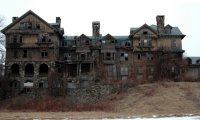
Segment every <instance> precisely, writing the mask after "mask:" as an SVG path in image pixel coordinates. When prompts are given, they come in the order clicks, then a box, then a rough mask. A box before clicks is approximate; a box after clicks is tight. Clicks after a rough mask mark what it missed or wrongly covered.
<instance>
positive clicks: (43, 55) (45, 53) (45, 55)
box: [41, 50, 48, 58]
mask: <svg viewBox="0 0 200 120" xmlns="http://www.w3.org/2000/svg"><path fill="white" fill-rule="evenodd" d="M41 57H42V58H46V57H48V52H47V51H46V50H42V52H41Z"/></svg>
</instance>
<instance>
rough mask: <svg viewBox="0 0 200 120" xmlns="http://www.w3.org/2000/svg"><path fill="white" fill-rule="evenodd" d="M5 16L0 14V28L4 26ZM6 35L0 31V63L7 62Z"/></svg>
mask: <svg viewBox="0 0 200 120" xmlns="http://www.w3.org/2000/svg"><path fill="white" fill-rule="evenodd" d="M3 22H4V18H3V17H2V16H0V30H1V29H2V28H3V26H4V23H3ZM5 54H6V51H5V36H4V35H3V34H2V33H1V32H0V63H4V62H5Z"/></svg>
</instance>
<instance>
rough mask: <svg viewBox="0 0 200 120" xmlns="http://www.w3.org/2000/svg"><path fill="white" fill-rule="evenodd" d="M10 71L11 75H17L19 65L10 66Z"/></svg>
mask: <svg viewBox="0 0 200 120" xmlns="http://www.w3.org/2000/svg"><path fill="white" fill-rule="evenodd" d="M11 71H12V74H15V75H19V65H18V64H13V65H12V66H11Z"/></svg>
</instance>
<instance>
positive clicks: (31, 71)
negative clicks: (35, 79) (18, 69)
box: [25, 64, 34, 76]
mask: <svg viewBox="0 0 200 120" xmlns="http://www.w3.org/2000/svg"><path fill="white" fill-rule="evenodd" d="M33 75H34V66H33V64H27V65H26V67H25V76H33Z"/></svg>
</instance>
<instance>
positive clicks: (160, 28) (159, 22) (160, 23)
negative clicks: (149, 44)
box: [156, 15, 165, 33]
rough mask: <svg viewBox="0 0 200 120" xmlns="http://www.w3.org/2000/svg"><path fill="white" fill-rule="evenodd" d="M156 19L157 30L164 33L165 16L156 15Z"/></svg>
mask: <svg viewBox="0 0 200 120" xmlns="http://www.w3.org/2000/svg"><path fill="white" fill-rule="evenodd" d="M156 21H157V32H158V33H163V32H164V27H165V16H164V15H158V16H156Z"/></svg>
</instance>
